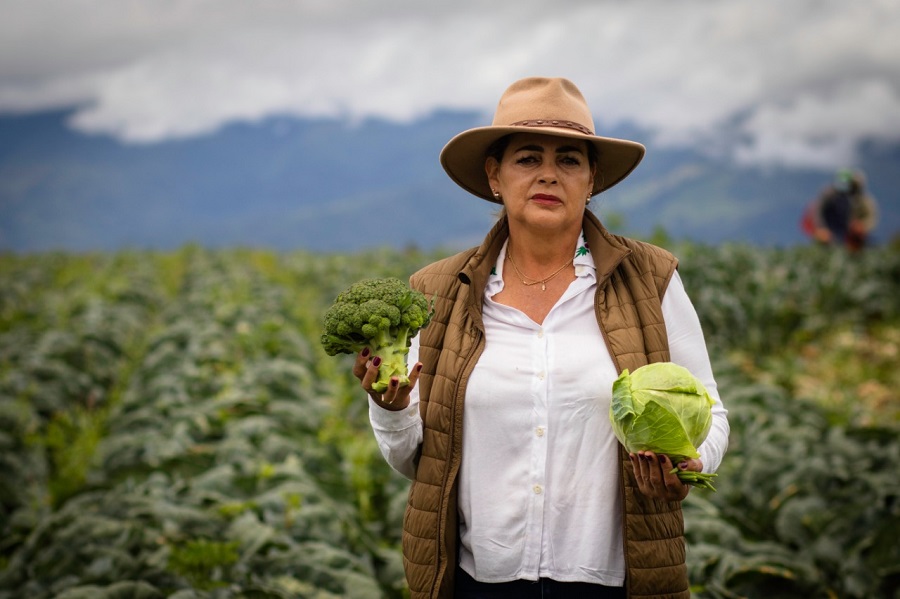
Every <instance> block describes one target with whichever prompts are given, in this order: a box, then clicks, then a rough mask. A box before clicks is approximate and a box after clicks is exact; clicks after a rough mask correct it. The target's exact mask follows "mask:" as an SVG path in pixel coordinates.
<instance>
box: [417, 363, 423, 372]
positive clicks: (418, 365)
mask: <svg viewBox="0 0 900 599" xmlns="http://www.w3.org/2000/svg"><path fill="white" fill-rule="evenodd" d="M416 372H422V365H421V364H416Z"/></svg>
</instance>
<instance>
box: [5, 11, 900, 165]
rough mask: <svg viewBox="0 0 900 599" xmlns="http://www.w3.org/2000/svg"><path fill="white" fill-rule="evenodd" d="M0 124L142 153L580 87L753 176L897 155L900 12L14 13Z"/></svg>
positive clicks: (624, 114)
mask: <svg viewBox="0 0 900 599" xmlns="http://www.w3.org/2000/svg"><path fill="white" fill-rule="evenodd" d="M0 14H2V15H3V18H2V20H0V114H21V113H26V112H33V111H39V110H45V109H51V108H59V107H68V106H76V105H77V106H78V107H79V109H78V111H77V112H76V113H75V114H74V117H73V119H72V121H71V124H72V126H73V127H76V128H78V129H80V130H83V131H86V132H92V133H101V134H107V135H112V136H115V137H117V138H119V139H121V140H124V141H128V142H134V143H152V142H156V141H160V140H165V139H170V138H175V137H185V136H193V135H202V134H204V133H207V132H209V131H214V130H215V129H216V128H217V127H220V126H221V125H223V124H224V123H228V122H233V121H253V120H256V119H260V118H263V117H266V116H268V115H274V114H294V115H302V116H331V117H334V116H337V117H341V118H346V119H348V121H353V120H356V119H360V118H365V117H367V116H379V117H387V118H391V119H397V120H404V121H408V120H411V119H415V118H417V117H420V116H423V115H425V114H427V113H428V112H430V111H432V110H435V109H440V108H449V109H467V110H471V109H475V110H481V111H484V112H485V113H486V114H488V115H489V114H490V113H491V112H492V111H493V108H494V106H495V104H496V101H497V99H498V97H499V95H500V94H501V93H502V91H503V89H504V88H505V87H506V85H507V84H509V83H510V82H512V81H513V80H515V79H517V78H519V77H522V76H527V75H551V76H557V75H558V76H565V77H569V78H570V79H572V80H573V81H575V82H576V84H578V85H579V87H581V89H582V91H583V92H584V93H585V95H586V96H587V98H588V100H589V101H590V103H591V106H592V108H593V110H594V113H595V120H596V121H597V127H598V130H599V132H600V133H601V134H602V133H603V129H604V126H606V127H609V126H610V125H612V124H617V123H624V122H631V123H634V124H637V125H639V126H641V127H644V128H646V129H647V130H649V131H651V132H652V133H653V135H654V136H655V139H656V141H657V142H660V143H666V144H670V145H675V146H677V145H680V144H688V145H694V146H703V147H706V148H714V149H715V150H716V151H720V152H726V153H727V154H729V155H731V156H732V157H733V158H734V159H735V160H738V161H742V162H750V163H763V164H767V163H768V164H779V163H782V164H784V163H787V164H792V165H807V166H820V167H831V166H833V165H834V164H850V163H852V160H853V152H854V148H855V147H856V144H857V143H858V141H859V140H861V139H864V138H865V139H874V140H881V141H891V142H895V141H900V2H898V1H897V0H719V1H716V0H581V1H579V0H556V1H553V2H551V1H548V0H515V1H509V0H492V1H490V2H488V1H481V0H446V1H441V2H429V1H427V0H378V1H374V0H373V1H367V0H293V1H291V0H0Z"/></svg>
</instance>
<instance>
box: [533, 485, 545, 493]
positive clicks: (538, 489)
mask: <svg viewBox="0 0 900 599" xmlns="http://www.w3.org/2000/svg"><path fill="white" fill-rule="evenodd" d="M543 492H544V489H543V487H541V485H534V494H535V495H540V494H541V493H543Z"/></svg>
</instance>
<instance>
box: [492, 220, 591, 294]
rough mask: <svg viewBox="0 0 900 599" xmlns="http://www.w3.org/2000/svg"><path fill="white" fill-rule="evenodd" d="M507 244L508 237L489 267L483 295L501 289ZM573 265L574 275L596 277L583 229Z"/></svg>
mask: <svg viewBox="0 0 900 599" xmlns="http://www.w3.org/2000/svg"><path fill="white" fill-rule="evenodd" d="M508 246H509V238H508V237H507V238H506V240H505V241H504V242H503V247H501V248H500V254H499V255H498V256H497V261H496V262H495V263H494V266H493V268H491V274H490V275H489V276H488V282H487V286H486V287H485V288H484V295H485V297H493V296H494V295H497V294H498V293H500V292H501V291H503V266H504V265H505V264H506V249H507V247H508ZM572 264H573V265H574V266H575V276H576V277H589V278H590V279H592V280H596V278H597V267H596V266H595V265H594V259H593V258H592V257H591V250H589V249H588V246H587V242H586V241H585V237H584V230H582V232H581V237H579V238H578V245H577V246H576V248H575V257H574V258H573V260H572Z"/></svg>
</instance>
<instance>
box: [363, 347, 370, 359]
mask: <svg viewBox="0 0 900 599" xmlns="http://www.w3.org/2000/svg"><path fill="white" fill-rule="evenodd" d="M362 357H363V358H368V357H369V348H368V347H364V348H363V350H362Z"/></svg>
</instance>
